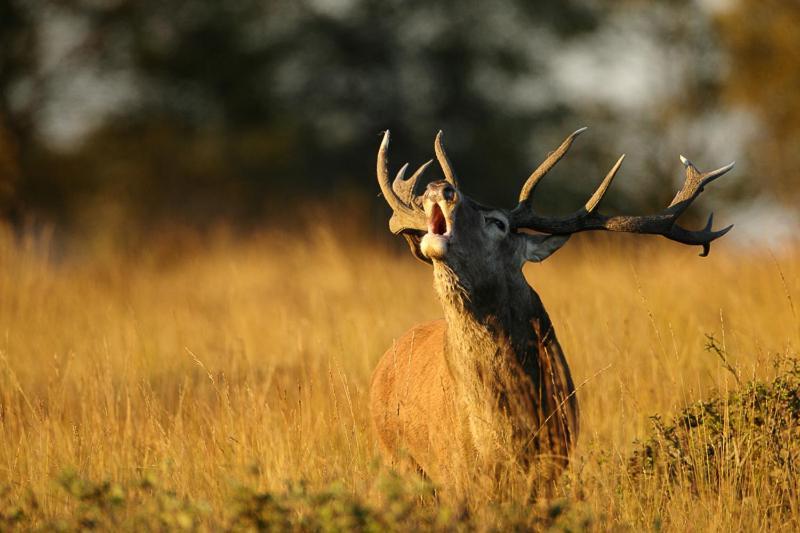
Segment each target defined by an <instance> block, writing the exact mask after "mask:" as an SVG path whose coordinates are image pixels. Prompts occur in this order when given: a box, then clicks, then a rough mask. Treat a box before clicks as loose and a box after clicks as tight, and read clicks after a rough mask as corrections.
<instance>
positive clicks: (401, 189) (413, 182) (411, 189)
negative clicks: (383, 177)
mask: <svg viewBox="0 0 800 533" xmlns="http://www.w3.org/2000/svg"><path fill="white" fill-rule="evenodd" d="M431 163H433V159H431V160H429V161H427V162H426V163H424V164H422V165H421V166H420V167H419V168H418V169H417V170H416V172H414V173H413V174H412V175H411V177H410V178H408V179H404V178H405V174H406V170H408V163H406V164H405V165H403V167H402V168H401V169H400V171H399V172H398V173H397V176H396V177H395V178H394V182H392V189H394V192H395V193H396V194H397V196H398V197H399V198H400V199H401V200H402V201H403V203H405V204H406V205H413V204H414V198H415V197H416V194H414V193H415V191H416V188H417V182H418V181H419V178H420V176H422V174H424V173H425V170H426V169H427V168H428V167H429V166H430V165H431Z"/></svg>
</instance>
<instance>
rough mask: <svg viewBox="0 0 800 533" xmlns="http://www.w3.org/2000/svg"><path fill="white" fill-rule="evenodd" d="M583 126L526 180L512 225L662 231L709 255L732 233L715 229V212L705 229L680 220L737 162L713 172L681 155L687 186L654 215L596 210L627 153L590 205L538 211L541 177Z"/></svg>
mask: <svg viewBox="0 0 800 533" xmlns="http://www.w3.org/2000/svg"><path fill="white" fill-rule="evenodd" d="M585 130H586V128H582V129H580V130H578V131H576V132H575V133H573V134H572V135H570V136H569V137H567V139H566V140H565V141H564V142H563V143H561V146H559V147H558V149H557V150H556V151H555V152H553V153H552V154H551V155H550V156H548V158H547V159H545V161H544V162H543V163H542V164H541V165H540V166H539V168H537V169H536V171H534V173H533V174H532V175H531V177H530V178H528V180H527V181H526V182H525V185H524V186H523V187H522V192H521V193H520V203H519V205H517V207H516V208H514V209H513V210H512V211H511V221H512V226H513V227H514V228H516V229H519V228H526V229H531V230H534V231H541V232H544V233H551V234H570V233H578V232H581V231H591V230H605V231H617V232H625V233H644V234H651V235H662V236H664V237H666V238H667V239H670V240H673V241H676V242H680V243H683V244H689V245H698V246H702V247H703V252H702V253H701V254H700V255H701V256H703V257H705V256H707V255H708V253H709V251H710V249H711V242H712V241H714V240H715V239H718V238H720V237H722V236H723V235H725V234H726V233H728V232H729V231H730V230H731V228H733V225H731V226H728V227H726V228H723V229H721V230H717V231H713V230H712V225H711V224H712V221H713V216H714V215H713V213H712V214H711V215H710V216H709V217H708V223H707V224H706V226H705V227H704V228H703V229H701V230H694V231H693V230H688V229H686V228H683V227H681V226H679V225H678V224H677V219H678V217H680V216H681V214H683V212H684V211H686V209H687V208H688V207H689V206H690V205H691V204H692V202H694V200H695V199H697V197H698V196H699V195H700V193H702V192H703V189H704V187H705V186H706V185H708V184H709V183H711V182H712V181H714V180H715V179H717V178H719V177H720V176H722V175H723V174H725V173H726V172H728V171H729V170H731V169H732V168H733V165H734V163H731V164H729V165H726V166H724V167H721V168H718V169H716V170H712V171H711V172H705V173H701V172H700V171H698V170H697V168H696V167H695V166H694V165H693V164H692V163H691V161H689V160H688V159H686V158H685V157H683V156H681V162H683V164H684V166H685V167H686V179H685V181H684V183H683V186H682V187H681V189H680V190H679V191H678V193H677V194H676V195H675V197H674V198H673V199H672V202H670V204H669V206H668V207H667V208H666V209H664V210H663V211H661V212H659V213H656V214H654V215H645V216H628V215H617V216H608V215H604V214H602V213H599V212H597V211H596V208H597V205H598V204H599V203H600V201H601V200H602V199H603V196H605V194H606V192H607V191H608V188H609V187H610V185H611V182H612V181H613V179H614V176H616V174H617V172H618V171H619V168H620V166H621V165H622V161H623V159H624V158H625V156H624V155H623V156H622V157H620V158H619V160H618V161H617V162H616V164H615V165H614V166H613V167H612V168H611V170H610V171H609V172H608V174H607V175H606V177H605V178H604V179H603V181H602V183H601V184H600V186H599V187H598V189H597V190H596V191H595V193H594V194H593V195H592V197H591V198H590V199H589V201H588V202H586V205H585V206H584V207H582V208H581V209H579V210H578V211H576V212H574V213H572V214H571V215H567V216H564V217H547V216H542V215H539V214H537V213H536V212H535V211H534V210H533V208H532V207H531V205H530V200H531V193H532V192H533V190H534V189H535V187H536V185H537V184H538V182H539V181H540V180H541V178H542V177H543V176H544V175H545V174H546V173H547V172H548V171H549V170H550V169H551V168H552V167H553V166H554V165H555V164H556V163H557V162H558V161H559V160H560V159H561V158H562V157H563V156H564V154H566V152H567V150H568V149H569V147H570V145H571V144H572V141H573V140H574V139H575V137H576V136H577V135H578V134H580V133H582V132H583V131H585Z"/></svg>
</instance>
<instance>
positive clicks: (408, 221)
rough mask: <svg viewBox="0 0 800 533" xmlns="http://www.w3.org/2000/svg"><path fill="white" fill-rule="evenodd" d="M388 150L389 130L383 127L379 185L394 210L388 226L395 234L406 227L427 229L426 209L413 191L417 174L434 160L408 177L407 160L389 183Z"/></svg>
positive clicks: (407, 228)
mask: <svg viewBox="0 0 800 533" xmlns="http://www.w3.org/2000/svg"><path fill="white" fill-rule="evenodd" d="M388 153H389V130H386V132H384V134H383V141H382V142H381V147H380V148H379V149H378V185H380V187H381V192H382V193H383V197H384V198H386V202H387V203H388V204H389V207H391V208H392V211H393V213H392V218H390V219H389V229H390V230H391V232H392V233H394V234H395V235H397V234H398V233H402V232H403V231H407V230H416V231H423V232H424V231H427V229H428V225H427V222H426V221H425V212H424V211H423V210H422V206H420V205H419V203H418V202H417V201H416V194H415V191H416V187H417V181H418V180H419V177H420V176H421V175H422V173H423V172H425V169H427V168H428V166H429V165H430V164H431V163H432V162H433V160H431V161H428V162H427V163H425V164H424V165H422V166H421V167H419V168H418V169H417V171H416V172H414V174H413V175H412V176H411V177H410V178H408V179H405V175H406V170H408V163H406V164H405V165H403V166H402V167H401V168H400V170H399V171H398V172H397V176H395V178H394V182H390V180H389V161H388V158H387V156H388ZM442 153H444V152H442Z"/></svg>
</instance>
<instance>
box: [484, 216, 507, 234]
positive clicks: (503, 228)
mask: <svg viewBox="0 0 800 533" xmlns="http://www.w3.org/2000/svg"><path fill="white" fill-rule="evenodd" d="M485 219H486V223H487V224H494V225H495V226H496V227H497V229H499V230H500V231H502V232H503V233H505V232H506V223H505V222H503V221H502V220H500V219H499V218H495V217H485Z"/></svg>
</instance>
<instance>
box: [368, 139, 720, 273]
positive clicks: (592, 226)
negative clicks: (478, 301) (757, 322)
mask: <svg viewBox="0 0 800 533" xmlns="http://www.w3.org/2000/svg"><path fill="white" fill-rule="evenodd" d="M585 130H586V128H582V129H579V130H578V131H576V132H574V133H573V134H572V135H570V136H569V137H567V138H566V139H565V140H564V142H562V143H561V145H560V146H559V147H558V148H557V149H556V150H555V151H554V152H552V153H551V154H550V155H549V156H548V157H547V158H546V159H545V160H544V161H543V162H542V164H541V165H539V167H538V168H537V169H536V170H534V171H533V173H532V174H531V175H530V177H529V178H528V179H527V181H526V182H525V184H524V185H523V186H522V189H521V191H520V194H519V202H518V204H517V205H516V206H515V207H514V208H512V209H503V208H494V207H487V206H485V205H482V204H480V203H479V202H476V201H475V200H473V199H471V198H469V197H468V196H466V195H465V194H464V193H463V191H462V190H461V188H460V187H459V184H458V179H457V178H456V174H455V171H454V170H453V167H452V165H451V163H450V160H449V159H448V157H447V154H446V152H445V149H444V145H443V141H442V133H441V132H439V134H438V135H437V136H436V141H435V143H434V148H435V152H436V158H437V159H438V161H439V165H440V166H441V168H442V172H443V174H444V178H445V179H443V180H439V181H433V182H431V183H429V184H428V185H427V187H426V188H425V190H424V191H420V190H419V187H418V183H419V178H420V176H421V175H422V174H423V173H424V172H425V169H427V168H428V166H429V165H430V164H431V163H432V162H433V161H432V160H431V161H428V162H427V163H425V164H424V165H422V166H421V167H419V169H418V170H417V171H416V172H415V173H414V174H413V175H412V176H411V177H410V178H407V179H406V177H405V174H406V170H407V169H408V164H406V165H404V166H403V167H402V168H401V169H400V170H399V172H398V173H397V176H396V177H395V179H394V181H391V180H390V178H389V171H388V162H387V155H388V149H389V132H388V131H387V132H386V133H385V134H384V137H383V142H382V143H381V146H380V149H379V151H378V183H379V185H380V187H381V191H382V193H383V196H384V198H386V201H387V202H388V203H389V205H390V206H391V208H392V210H393V214H392V217H391V219H390V221H389V228H390V230H391V231H392V232H393V233H395V234H400V235H403V236H404V237H405V238H406V240H407V241H408V243H409V245H410V247H411V250H412V252H413V253H414V255H415V256H416V257H417V258H419V259H421V260H423V261H426V262H429V263H433V264H434V265H437V264H443V265H446V266H448V267H449V269H450V270H452V271H453V272H455V273H456V274H457V275H459V276H460V277H464V278H467V281H469V280H471V281H473V282H477V281H478V280H479V279H482V280H490V279H492V278H496V277H498V276H502V275H504V274H508V273H509V272H519V271H520V270H521V267H522V265H523V264H524V263H525V262H526V261H542V260H544V259H546V258H547V257H549V256H550V255H551V254H552V253H553V252H555V251H556V250H558V249H559V248H560V247H561V246H562V245H563V244H564V243H565V242H566V241H567V239H568V238H569V236H570V235H571V234H573V233H577V232H581V231H589V230H605V231H619V232H628V233H645V234H654V235H662V236H664V237H666V238H668V239H670V240H673V241H677V242H680V243H683V244H690V245H698V246H702V247H703V252H702V253H701V255H703V256H705V255H707V254H708V252H709V250H710V245H711V242H712V241H713V240H715V239H718V238H719V237H721V236H723V235H725V233H727V232H728V231H729V230H730V229H731V227H732V226H729V227H727V228H724V229H721V230H717V231H713V230H712V226H711V224H712V218H713V217H712V216H709V220H708V224H706V226H705V228H703V229H701V230H696V231H691V230H687V229H685V228H683V227H681V226H679V225H678V224H677V219H678V217H679V216H680V215H681V214H682V213H683V212H684V211H685V210H686V208H688V207H689V205H690V204H691V203H692V202H693V201H694V200H695V198H697V196H699V195H700V193H701V192H702V191H703V188H704V187H705V186H706V185H707V184H709V183H710V182H711V181H713V180H715V179H716V178H718V177H720V176H722V175H723V174H725V173H726V172H727V171H729V170H730V169H731V168H733V163H731V164H730V165H727V166H725V167H722V168H719V169H717V170H713V171H711V172H706V173H701V172H700V171H698V170H697V169H696V168H695V167H694V165H693V164H692V163H691V162H690V161H689V160H687V159H686V158H685V157H683V156H681V161H682V163H683V165H684V166H685V168H686V180H685V182H684V184H683V187H681V189H680V190H679V191H678V193H677V194H676V195H675V197H674V198H673V200H672V202H670V204H669V206H668V207H667V208H666V209H664V210H663V211H661V212H659V213H656V214H654V215H647V216H627V215H616V216H608V215H604V214H602V213H600V212H598V211H597V206H598V204H599V203H600V200H601V199H602V198H603V196H604V195H605V193H606V191H607V190H608V188H609V186H610V185H611V182H612V180H613V179H614V176H615V175H616V174H617V171H618V170H619V168H620V166H621V165H622V160H623V159H624V157H625V156H624V155H623V156H622V157H620V158H619V160H618V161H617V162H616V164H615V165H614V166H613V167H612V168H611V170H610V171H609V172H608V174H606V176H605V178H604V179H603V181H602V182H601V183H600V186H599V187H598V189H597V190H596V191H595V193H594V194H593V195H592V196H591V198H589V200H588V201H587V202H586V204H585V205H584V206H583V207H582V208H581V209H579V210H578V211H576V212H574V213H572V214H570V215H567V216H561V217H548V216H543V215H540V214H538V213H537V212H536V211H535V210H534V209H533V208H532V206H531V198H532V195H533V193H534V191H535V189H536V186H537V185H538V183H539V182H540V180H541V179H542V178H543V177H544V176H545V174H547V172H548V171H549V170H550V169H551V168H553V166H554V165H555V164H556V163H557V162H558V161H559V160H560V159H561V158H562V157H564V155H565V154H566V153H567V151H568V150H569V148H570V146H571V145H572V143H573V141H574V140H575V138H576V137H577V136H578V135H579V134H581V133H582V132H583V131H585ZM530 231H533V232H537V233H530Z"/></svg>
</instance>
